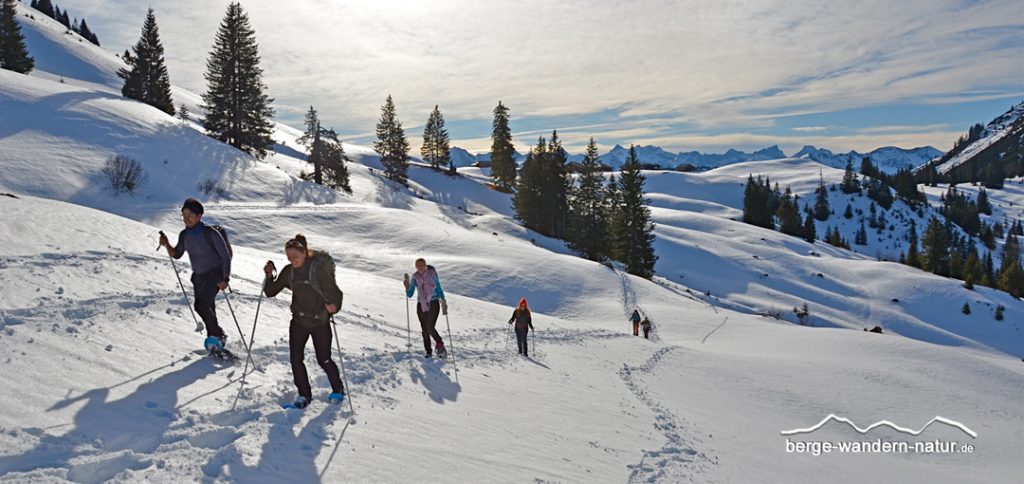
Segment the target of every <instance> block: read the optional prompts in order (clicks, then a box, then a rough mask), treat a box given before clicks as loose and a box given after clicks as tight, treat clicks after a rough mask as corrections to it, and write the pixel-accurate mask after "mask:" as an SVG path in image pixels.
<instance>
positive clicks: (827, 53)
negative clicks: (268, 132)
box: [68, 0, 1024, 148]
mask: <svg viewBox="0 0 1024 484" xmlns="http://www.w3.org/2000/svg"><path fill="white" fill-rule="evenodd" d="M68 1H70V2H72V4H71V5H69V7H70V8H72V9H73V11H74V12H76V13H78V14H79V15H84V16H87V17H88V18H89V22H90V25H91V26H92V25H95V27H94V29H95V30H97V31H98V32H99V34H100V37H101V39H103V41H104V45H105V46H107V48H109V49H111V50H114V51H121V50H123V49H124V48H125V47H128V46H129V45H131V44H132V43H134V41H135V40H136V38H137V36H138V32H139V26H140V24H141V21H142V19H143V16H144V15H145V9H146V8H147V7H148V6H149V5H152V6H153V7H154V8H155V9H156V14H157V20H158V22H159V25H160V29H161V35H162V37H163V41H164V44H165V47H166V50H167V56H168V64H169V67H170V71H171V78H172V81H173V82H174V83H176V84H179V85H182V86H184V87H187V88H190V89H192V90H195V91H202V90H203V89H204V87H205V85H204V81H203V77H202V74H203V70H204V69H205V60H206V55H207V53H208V52H209V50H210V46H211V44H212V42H213V36H214V32H215V30H216V28H217V26H218V24H219V21H220V18H221V16H222V15H223V12H224V10H225V8H226V6H227V3H228V1H227V0H213V1H210V0H176V1H173V2H172V1H169V0H154V1H153V2H151V3H149V4H143V3H136V2H118V3H121V5H119V6H118V7H117V8H112V6H111V2H110V1H108V0H68ZM244 7H245V9H246V10H247V12H248V13H249V14H250V16H251V18H252V23H253V26H254V28H255V29H256V35H257V39H258V40H259V43H260V52H261V54H262V59H263V67H264V68H265V71H266V82H267V84H268V86H269V88H270V94H271V95H272V96H273V97H274V98H276V101H275V105H276V106H277V107H278V111H279V113H280V117H281V118H282V119H284V120H285V121H291V122H292V123H293V124H297V121H298V120H300V119H301V113H302V112H304V111H305V108H306V107H308V106H309V105H310V104H312V105H315V106H317V108H318V109H319V110H320V112H321V114H322V117H323V119H324V121H325V122H326V123H327V124H330V125H333V126H335V127H336V128H338V129H339V130H342V131H346V132H360V133H362V132H367V131H369V130H370V129H372V126H373V123H374V122H375V120H376V118H377V116H378V114H379V107H380V105H381V104H382V103H383V100H384V98H385V97H386V96H387V95H388V94H392V95H394V97H395V101H396V102H397V104H398V110H399V115H400V117H401V118H402V120H403V121H404V123H405V125H406V126H416V125H422V123H423V122H424V121H425V120H426V118H427V115H428V114H429V111H430V109H432V108H433V106H434V105H435V104H439V105H440V107H441V109H442V111H443V112H444V113H445V115H446V117H447V118H448V119H449V120H453V121H459V120H461V121H467V123H465V124H463V125H460V126H461V127H462V129H460V130H459V131H454V130H453V132H452V133H451V134H452V136H453V138H454V139H455V140H456V142H457V143H458V144H463V142H464V141H465V142H473V143H476V141H477V140H480V139H483V138H484V137H485V136H486V134H487V133H488V132H489V128H490V126H489V121H490V113H491V110H492V109H493V107H494V105H495V104H496V103H497V101H498V100H499V99H501V100H503V101H504V102H505V103H506V104H507V105H508V106H510V107H511V109H512V113H513V129H515V130H517V131H519V132H524V133H525V132H529V133H531V134H539V133H541V132H544V131H547V130H549V129H550V128H551V127H559V126H551V125H550V124H549V123H547V122H545V119H548V120H550V119H559V120H562V121H563V122H562V123H560V124H562V125H563V126H574V127H580V131H581V132H582V131H588V130H591V129H592V130H593V131H594V134H595V135H596V134H597V133H601V132H603V133H604V134H605V135H607V136H619V138H603V140H602V142H606V143H612V144H614V143H618V142H622V143H628V142H630V141H636V140H639V139H640V138H641V137H643V136H644V135H645V133H643V132H637V131H634V130H637V129H641V128H642V127H640V126H638V125H637V124H636V123H634V122H633V121H635V120H638V119H639V120H643V119H656V120H658V121H657V122H655V123H652V124H658V125H660V126H664V127H668V129H669V130H670V131H671V130H675V132H676V133H678V134H677V135H676V137H677V138H689V139H692V140H694V141H696V140H699V139H708V138H715V137H717V136H719V133H721V132H723V131H730V132H735V133H743V132H748V131H757V132H758V133H760V132H761V131H765V130H767V131H771V132H773V133H774V134H775V135H777V136H775V137H776V138H779V137H780V136H782V135H784V134H785V133H793V132H794V131H795V132H797V133H800V134H815V133H816V134H825V133H829V134H835V135H836V136H844V134H843V133H838V132H834V131H820V130H819V131H815V130H813V129H812V130H805V131H800V130H799V129H798V128H819V127H824V126H825V125H824V124H807V125H804V126H797V127H793V126H791V125H787V124H786V123H782V122H780V120H783V119H786V118H787V117H797V116H806V115H808V113H830V112H837V111H842V110H848V109H853V108H860V107H865V106H885V105H889V104H900V105H901V106H903V107H904V109H905V108H906V106H908V105H912V104H935V103H959V102H976V101H981V100H1001V99H1012V98H1014V97H1016V98H1018V99H1019V98H1020V97H1021V96H1022V89H1021V86H1022V85H1024V56H1021V55H1020V46H1021V45H1022V43H1024V19H1022V16H1021V14H1020V4H1019V1H1018V0H993V1H986V2H968V3H964V2H962V1H959V0H910V1H905V2H889V1H882V0H871V1H852V0H850V1H837V2H828V3H820V2H807V1H783V0H773V1H763V2H753V3H748V2H717V1H711V0H697V1H696V2H687V3H682V2H664V1H659V0H636V1H632V2H617V3H612V2H608V3H599V4H594V3H592V2H586V1H584V0H565V1H563V2H558V3H551V2H544V1H541V0H522V1H515V2H513V1H494V2H478V1H473V0H451V1H446V2H429V3H428V2H418V1H412V0H404V1H403V0H373V1H369V0H365V1H351V2H316V1H312V0H293V1H288V2H281V1H278V0H247V1H246V2H245V4H244ZM609 109H613V110H615V111H616V112H617V117H615V118H613V119H607V117H605V118H606V119H602V120H601V121H600V122H593V119H594V117H595V116H596V115H597V114H598V113H607V111H608V110H609ZM570 116H576V117H578V119H576V120H575V121H568V122H564V120H565V119H566V117H570ZM471 121H472V122H473V123H469V122H471ZM950 121H951V120H948V119H947V120H943V119H939V120H932V121H931V122H928V123H923V124H927V125H934V126H936V127H935V128H934V129H936V130H937V131H935V132H933V133H932V136H930V139H932V140H934V141H933V142H935V143H938V145H948V144H949V143H951V142H952V139H955V135H954V136H953V138H943V136H948V135H949V133H950V132H951V131H950V130H946V129H943V128H941V125H942V124H944V123H948V122H950ZM978 121H983V120H978ZM811 122H812V123H813V122H814V121H811ZM957 122H961V121H960V120H957ZM534 123H535V124H534ZM879 123H880V124H893V122H892V121H885V120H879ZM612 125H618V126H612ZM584 126H585V128H584ZM680 127H682V128H680ZM561 129H564V130H565V131H566V132H567V134H569V132H570V131H572V129H573V128H561ZM646 129H648V130H654V131H658V130H659V128H657V127H646ZM691 130H699V131H701V133H700V134H697V135H686V134H683V133H685V132H690V131H691ZM897 131H900V132H906V131H909V130H897ZM661 134H662V136H660V137H663V138H670V137H672V136H673V135H672V134H671V133H661ZM874 134H875V135H876V136H875V138H874V139H875V140H876V141H875V142H884V144H894V143H896V142H897V141H898V140H900V139H901V138H900V137H899V136H889V135H890V134H893V133H889V132H884V131H879V132H876V133H874ZM895 134H896V135H899V134H900V133H899V132H897V133H895ZM629 136H636V137H637V139H636V140H634V139H630V138H629ZM761 136H770V135H761ZM846 136H848V135H846ZM782 137H783V138H784V136H782ZM835 139H836V140H837V141H838V140H842V138H835ZM903 139H905V138H903ZM830 146H831V145H830ZM691 147H692V148H704V147H703V146H701V145H692V146H691Z"/></svg>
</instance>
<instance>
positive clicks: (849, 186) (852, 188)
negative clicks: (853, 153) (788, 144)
mask: <svg viewBox="0 0 1024 484" xmlns="http://www.w3.org/2000/svg"><path fill="white" fill-rule="evenodd" d="M839 189H840V190H842V192H843V193H846V194H851V193H860V180H858V179H857V173H856V172H855V171H853V161H852V160H849V159H848V160H846V171H845V172H844V173H843V182H842V183H841V184H840V185H839ZM847 218H849V217H847Z"/></svg>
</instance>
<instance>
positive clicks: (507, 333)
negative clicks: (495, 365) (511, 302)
mask: <svg viewBox="0 0 1024 484" xmlns="http://www.w3.org/2000/svg"><path fill="white" fill-rule="evenodd" d="M507 326H508V327H507V328H505V353H508V338H509V335H511V334H512V323H509V324H508V325H507Z"/></svg>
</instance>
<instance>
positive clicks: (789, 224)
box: [775, 187, 804, 237]
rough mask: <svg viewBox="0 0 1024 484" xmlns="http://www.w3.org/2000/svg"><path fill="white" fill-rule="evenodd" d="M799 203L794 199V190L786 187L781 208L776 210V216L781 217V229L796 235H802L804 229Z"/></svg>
mask: <svg viewBox="0 0 1024 484" xmlns="http://www.w3.org/2000/svg"><path fill="white" fill-rule="evenodd" d="M797 203H798V202H796V201H794V200H793V192H792V191H791V190H790V188H789V187H786V192H785V193H784V194H783V195H782V198H781V200H780V201H779V208H778V210H776V211H775V216H776V217H778V219H779V231H780V232H782V233H784V234H786V235H792V236H794V237H800V236H802V235H803V229H804V227H803V226H804V224H803V221H802V220H801V219H800V210H799V209H798V208H797Z"/></svg>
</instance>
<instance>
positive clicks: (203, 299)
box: [192, 271, 224, 338]
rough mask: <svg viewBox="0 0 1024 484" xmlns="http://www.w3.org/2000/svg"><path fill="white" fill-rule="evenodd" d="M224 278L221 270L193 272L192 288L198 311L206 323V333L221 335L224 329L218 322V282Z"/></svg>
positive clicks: (208, 334) (215, 335)
mask: <svg viewBox="0 0 1024 484" xmlns="http://www.w3.org/2000/svg"><path fill="white" fill-rule="evenodd" d="M221 279H223V277H221V273H220V271H211V272H207V273H206V274H196V273H192V288H193V290H194V291H195V300H196V302H195V305H194V306H195V308H196V313H197V314H199V317H200V318H202V320H203V324H205V325H206V335H207V336H214V337H217V338H219V337H221V336H224V330H223V329H221V327H220V325H219V324H217V308H216V302H217V293H218V292H220V289H218V288H217V283H219V282H220V281H221Z"/></svg>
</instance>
